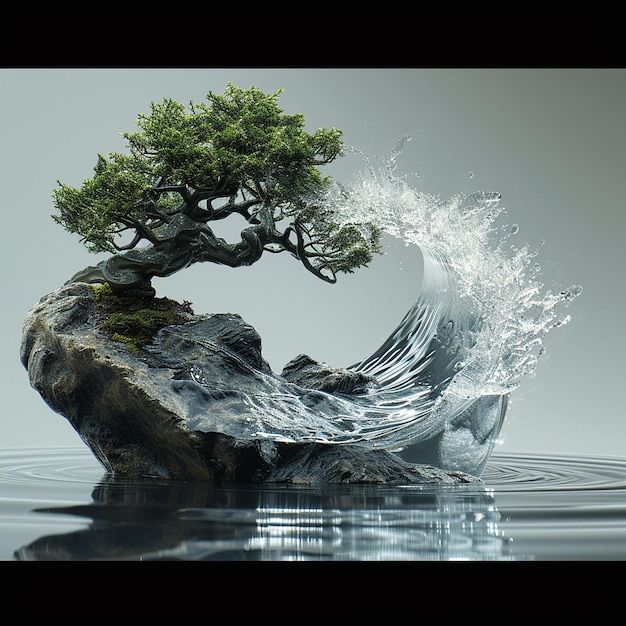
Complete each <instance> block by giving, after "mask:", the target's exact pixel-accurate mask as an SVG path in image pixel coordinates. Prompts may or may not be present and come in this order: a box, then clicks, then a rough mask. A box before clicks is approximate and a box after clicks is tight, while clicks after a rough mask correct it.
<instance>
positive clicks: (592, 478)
mask: <svg viewBox="0 0 626 626" xmlns="http://www.w3.org/2000/svg"><path fill="white" fill-rule="evenodd" d="M482 478H483V480H484V481H485V483H486V484H487V485H489V486H490V487H493V488H494V489H495V490H496V492H503V491H526V492H536V491H550V490H556V491H570V490H575V491H584V490H590V489H593V490H619V489H626V459H624V458H619V457H597V456H558V455H528V454H509V455H498V454H495V455H493V456H492V457H491V459H490V461H489V463H488V465H487V467H486V468H485V471H484V473H483V475H482Z"/></svg>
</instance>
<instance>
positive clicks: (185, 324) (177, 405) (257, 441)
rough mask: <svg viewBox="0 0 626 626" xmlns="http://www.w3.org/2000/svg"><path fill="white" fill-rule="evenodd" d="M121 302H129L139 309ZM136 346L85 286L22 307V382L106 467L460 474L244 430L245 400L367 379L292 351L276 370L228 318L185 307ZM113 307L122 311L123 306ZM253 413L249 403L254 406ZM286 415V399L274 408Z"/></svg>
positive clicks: (441, 479)
mask: <svg viewBox="0 0 626 626" xmlns="http://www.w3.org/2000/svg"><path fill="white" fill-rule="evenodd" d="M150 302H151V300H146V301H145V302H144V303H139V305H138V304H137V302H133V301H131V300H128V308H129V309H131V308H134V309H135V310H136V309H138V307H139V306H148V305H149V303H150ZM167 304H168V307H170V310H171V311H173V312H174V313H176V316H177V318H176V319H177V323H176V324H170V325H167V326H165V327H163V328H162V329H161V330H160V331H158V332H157V333H156V334H155V336H154V339H153V341H152V342H151V343H149V344H148V345H145V346H142V347H141V348H140V349H134V350H133V349H131V347H130V346H129V345H127V344H125V343H123V342H121V341H115V340H112V339H111V337H110V336H109V335H107V333H106V332H104V331H103V330H102V328H101V324H102V318H103V314H102V312H101V311H100V312H99V311H98V305H97V302H96V291H95V290H94V289H93V288H92V287H91V286H89V285H87V284H85V283H73V284H68V285H65V286H63V287H61V288H59V289H58V290H56V291H55V292H53V293H51V294H49V295H47V296H45V297H43V298H42V299H41V301H40V302H39V303H38V304H37V305H35V306H34V307H32V309H31V310H30V311H28V313H27V315H26V317H25V320H24V325H23V334H22V345H21V354H20V358H21V361H22V364H23V365H24V367H25V368H26V369H27V371H28V376H29V380H30V383H31V385H32V386H33V388H34V389H36V390H37V391H38V392H39V394H40V395H41V396H42V398H43V399H44V400H45V401H46V402H47V403H48V405H49V406H50V407H51V408H52V409H53V410H54V411H56V412H57V413H60V414H61V415H63V416H64V417H65V418H67V420H68V421H69V422H70V424H71V425H72V427H73V428H74V429H75V430H76V432H77V433H78V434H79V435H80V437H81V438H82V439H83V440H84V441H85V443H86V444H87V445H88V446H89V448H90V449H91V450H92V452H93V454H94V455H95V456H96V457H97V458H98V459H99V460H100V462H101V463H102V464H103V466H104V467H105V469H106V470H107V471H109V472H111V473H114V474H127V475H145V476H155V477H161V478H168V479H176V480H202V481H213V482H240V483H264V482H268V483H303V484H316V483H348V484H349V483H360V484H366V483H372V484H406V483H411V484H433V483H434V484H439V483H443V484H463V483H468V482H474V481H479V479H477V478H474V477H473V476H470V475H468V474H465V473H463V472H455V471H446V470H442V469H438V468H435V467H432V466H430V465H425V464H415V463H409V462H406V461H404V460H402V459H401V458H400V457H398V456H397V455H395V454H393V453H390V452H387V451H384V450H372V449H368V448H365V447H362V446H359V445H356V444H342V445H337V444H322V443H309V442H303V443H298V442H297V441H296V442H295V443H294V442H287V441H275V440H271V439H269V438H263V437H258V436H256V435H255V433H256V428H255V427H256V426H257V425H255V420H254V416H253V415H252V414H250V413H248V411H247V407H248V405H249V403H248V402H246V399H247V398H250V397H257V396H258V397H267V398H272V402H273V403H274V404H273V406H275V403H276V402H277V401H279V400H277V399H280V398H281V397H282V395H285V396H287V395H289V394H290V395H292V396H293V395H294V394H295V395H298V394H300V395H302V394H310V395H311V396H312V397H314V396H315V394H316V393H318V394H319V395H320V396H321V395H322V393H323V397H324V402H326V403H328V402H331V403H332V400H333V394H342V395H344V396H345V395H349V394H353V393H362V392H364V391H365V390H367V388H369V387H372V386H375V385H376V381H375V380H374V379H372V378H370V377H367V376H364V375H362V374H358V373H356V372H351V371H350V370H345V369H334V368H332V367H330V366H328V365H327V364H325V363H319V362H317V361H314V360H313V359H311V358H310V357H308V356H306V355H299V356H297V357H296V358H294V359H293V360H292V361H291V362H290V363H288V364H287V365H286V366H285V368H284V370H283V372H282V373H281V374H280V375H278V374H275V373H274V372H273V371H272V370H271V368H270V366H269V365H268V363H267V362H266V361H265V360H264V359H263V357H262V352H261V344H262V342H261V337H260V336H259V335H258V333H257V332H256V331H255V329H254V328H253V327H252V326H250V325H249V324H247V323H246V322H245V321H244V320H243V319H242V318H241V317H240V316H239V315H237V314H230V313H225V314H205V315H196V314H194V313H193V312H192V311H191V309H190V307H189V305H188V304H187V303H185V304H179V303H175V302H173V301H168V303H167ZM122 308H123V306H122ZM257 410H258V408H257ZM284 410H285V411H289V410H290V407H289V405H288V404H286V405H285V407H284Z"/></svg>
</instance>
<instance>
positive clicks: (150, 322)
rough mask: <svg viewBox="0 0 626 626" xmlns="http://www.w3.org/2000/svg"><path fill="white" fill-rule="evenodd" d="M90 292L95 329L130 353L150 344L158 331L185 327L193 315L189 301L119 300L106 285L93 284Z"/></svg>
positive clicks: (126, 297) (156, 299) (166, 299)
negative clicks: (94, 314) (172, 327)
mask: <svg viewBox="0 0 626 626" xmlns="http://www.w3.org/2000/svg"><path fill="white" fill-rule="evenodd" d="M92 289H93V291H94V293H95V296H96V316H97V318H98V327H99V328H100V329H101V330H103V331H104V332H106V333H107V335H108V337H109V339H111V340H112V341H117V342H120V343H124V344H126V345H127V346H128V348H129V350H131V352H133V353H137V352H138V351H139V350H140V349H141V348H143V347H144V346H145V345H147V344H149V343H151V342H152V340H153V338H154V336H155V335H156V333H157V332H158V331H159V330H161V328H164V327H165V326H170V325H172V324H184V323H185V322H187V321H189V318H190V316H191V315H193V310H192V308H191V305H190V303H189V302H184V303H183V304H180V303H179V302H176V301H175V300H170V299H169V298H132V297H128V296H124V297H120V296H117V295H115V294H114V293H113V292H112V290H111V287H110V286H109V284H108V283H104V284H103V285H93V286H92Z"/></svg>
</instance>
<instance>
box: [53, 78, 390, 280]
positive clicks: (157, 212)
mask: <svg viewBox="0 0 626 626" xmlns="http://www.w3.org/2000/svg"><path fill="white" fill-rule="evenodd" d="M281 92H282V90H279V91H277V92H276V93H272V94H265V93H263V92H262V91H260V90H259V89H257V88H256V87H254V86H253V87H251V88H250V89H242V88H240V87H236V86H234V85H232V84H230V83H229V84H228V86H227V88H226V90H225V92H224V94H223V95H218V94H215V93H213V92H209V94H208V95H207V97H206V100H205V101H203V102H200V103H193V102H190V104H189V106H184V105H182V104H180V103H178V102H175V101H174V100H172V99H167V98H164V99H163V101H162V102H160V103H152V105H151V110H150V113H149V114H141V115H139V117H138V119H137V122H136V123H137V127H138V129H139V130H138V131H136V132H133V133H122V136H123V137H124V138H125V139H126V140H127V148H128V150H129V154H119V153H113V154H109V156H108V157H104V156H102V155H98V160H97V163H96V165H95V167H94V176H93V177H92V178H88V179H85V180H84V181H83V183H82V185H81V186H80V187H79V188H74V187H70V186H68V185H65V184H63V183H61V182H58V188H57V189H55V190H54V191H53V201H54V205H55V207H56V209H57V210H58V215H53V218H54V219H55V221H56V222H58V223H59V224H61V225H62V226H64V227H65V228H66V229H67V230H68V231H69V232H72V233H76V234H78V235H80V237H81V240H82V242H83V243H84V244H85V246H86V247H87V248H88V249H89V250H90V251H93V252H103V251H106V252H113V253H114V252H116V251H120V250H128V249H130V248H134V247H137V245H138V244H139V242H140V241H141V240H142V239H145V240H147V241H148V242H149V243H151V244H154V245H157V244H159V243H160V242H161V241H163V239H165V238H167V237H170V238H171V237H177V236H178V234H179V233H177V232H175V229H172V228H170V225H171V224H172V223H178V222H176V221H175V220H174V217H175V215H176V214H183V216H184V219H186V220H187V223H189V220H190V219H191V220H194V221H196V222H201V223H206V222H208V221H210V220H213V219H222V218H224V217H227V216H228V215H229V214H231V213H233V212H237V213H240V214H241V215H243V216H244V217H245V219H247V220H248V222H249V223H250V228H252V227H257V228H256V230H255V233H256V236H258V237H259V241H260V244H259V245H260V246H261V248H262V249H263V250H269V251H272V252H280V251H281V250H288V251H289V252H291V253H292V254H293V255H294V256H296V257H297V258H300V260H301V261H302V262H303V264H304V265H305V267H307V269H309V270H310V271H312V272H313V273H315V274H316V275H317V276H319V277H321V278H323V279H324V280H328V281H329V282H334V281H335V274H336V273H337V272H352V271H353V269H354V268H356V267H359V266H362V265H367V263H369V261H370V260H371V258H372V254H373V253H375V252H380V247H379V241H380V237H381V232H380V230H379V229H377V228H376V227H375V226H373V225H372V224H353V225H340V224H338V223H337V220H336V218H335V216H334V215H333V212H332V210H330V209H325V210H322V209H321V208H320V207H318V206H317V205H316V204H315V202H316V198H317V197H319V193H320V192H322V191H323V190H324V189H325V186H326V185H327V184H328V183H329V182H330V178H329V177H325V176H322V174H321V172H320V169H319V168H320V166H322V165H325V164H328V163H330V162H332V161H333V160H334V159H335V158H337V157H338V156H342V146H343V144H342V133H341V131H340V130H338V129H335V128H330V129H324V128H320V129H317V130H316V131H314V132H312V133H309V132H307V131H306V130H305V128H304V126H305V120H304V116H303V115H302V114H295V115H288V114H286V113H285V112H284V111H283V110H282V109H281V108H280V107H279V106H278V99H279V96H280V94H281ZM217 199H222V202H223V204H221V205H220V206H219V207H217V208H215V207H213V205H212V203H213V202H214V201H215V200H217ZM201 203H204V204H201ZM206 207H208V208H206ZM224 207H225V208H224ZM282 220H286V221H287V222H288V224H287V225H286V228H285V230H284V232H283V233H280V232H279V231H278V230H277V227H276V224H277V223H278V222H280V221H282ZM259 225H260V229H259ZM192 230H193V229H192ZM129 231H130V232H131V234H132V240H131V241H130V243H128V242H127V243H126V244H125V245H121V244H120V241H121V236H122V235H123V234H125V233H127V232H129ZM294 231H295V233H296V239H297V243H296V242H294V240H293V238H292V239H290V238H289V235H290V234H293V232H294ZM190 232H191V231H190ZM176 241H177V245H178V242H180V245H183V246H184V245H191V243H190V242H189V240H185V239H184V236H181V237H180V238H179V239H176ZM215 245H220V244H219V243H218V242H216V243H215ZM207 258H211V255H210V254H209V255H207ZM216 258H220V259H221V258H223V257H220V255H219V254H218V255H217V257H216ZM256 258H258V256H257V257H256ZM256 258H254V259H252V260H251V261H250V262H254V260H256ZM237 263H240V264H246V263H248V261H247V260H246V259H245V258H243V257H242V258H241V259H237Z"/></svg>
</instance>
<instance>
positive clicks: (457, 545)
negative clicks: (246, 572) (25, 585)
mask: <svg viewBox="0 0 626 626" xmlns="http://www.w3.org/2000/svg"><path fill="white" fill-rule="evenodd" d="M93 500H94V502H93V503H92V504H88V505H77V506H69V507H52V508H41V509H38V512H40V513H59V514H63V515H76V516H83V517H87V518H90V519H91V520H92V523H91V524H90V525H89V526H88V527H87V528H85V529H82V530H77V531H74V532H71V533H68V534H62V535H51V536H43V537H41V538H40V539H37V540H36V541H34V542H33V543H31V544H30V545H28V546H25V547H23V548H20V549H19V550H17V551H16V553H15V558H16V559H18V560H92V559H96V560H101V559H116V560H139V559H141V560H359V561H362V560H381V561H382V560H384V561H398V560H402V561H406V560H449V559H468V560H484V559H489V560H493V559H500V558H505V557H506V554H507V541H506V540H505V539H504V538H503V537H502V534H501V533H499V531H498V519H499V514H498V512H497V510H496V508H495V506H494V500H493V496H492V495H491V494H490V493H489V491H488V490H487V489H485V488H482V489H481V488H480V487H475V486H474V487H466V486H463V487H447V488H443V489H442V488H438V489H436V490H435V489H432V488H429V489H428V490H427V491H425V490H420V489H415V487H413V488H411V489H403V488H396V487H393V488H387V487H371V486H368V487H355V486H351V487H345V488H342V487H333V488H332V489H328V488H324V489H323V490H322V491H318V490H314V489H311V488H310V487H306V488H299V487H293V486H290V487H284V488H271V489H266V488H257V487H250V488H240V487H237V488H223V487H220V488H212V487H209V486H207V485H205V484H199V483H192V484H184V483H183V484H172V483H169V482H165V481H155V480H154V479H145V480H129V479H128V478H118V477H109V476H107V477H105V478H104V480H103V481H102V482H101V483H100V484H99V485H98V486H97V487H96V489H95V490H94V493H93Z"/></svg>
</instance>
